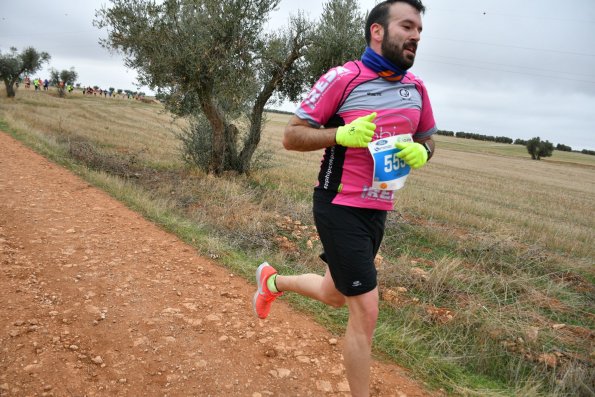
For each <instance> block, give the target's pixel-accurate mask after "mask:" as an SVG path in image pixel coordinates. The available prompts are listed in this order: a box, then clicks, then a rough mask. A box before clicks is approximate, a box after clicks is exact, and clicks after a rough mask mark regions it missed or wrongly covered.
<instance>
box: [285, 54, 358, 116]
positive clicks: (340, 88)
mask: <svg viewBox="0 0 595 397" xmlns="http://www.w3.org/2000/svg"><path fill="white" fill-rule="evenodd" d="M352 74H353V73H352V71H350V70H349V69H348V68H346V67H345V66H338V67H335V68H332V69H331V70H329V71H328V72H327V73H326V74H324V75H323V76H322V77H321V78H320V79H319V80H318V81H317V82H316V84H314V87H312V89H311V90H310V93H309V94H308V96H307V97H306V98H305V99H304V100H303V101H302V103H301V104H300V106H299V107H298V109H297V110H296V112H295V115H296V116H297V117H299V118H300V119H302V120H307V121H308V122H309V123H310V124H311V125H313V126H314V127H320V126H323V125H325V124H326V123H327V122H328V121H329V120H330V119H331V118H332V117H333V116H334V115H335V113H336V112H337V110H338V109H339V105H340V103H341V102H342V101H343V96H344V95H345V91H346V89H347V86H348V84H349V82H350V81H351V80H352V79H351V78H350V76H351V75H352Z"/></svg>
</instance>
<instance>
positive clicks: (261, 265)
mask: <svg viewBox="0 0 595 397" xmlns="http://www.w3.org/2000/svg"><path fill="white" fill-rule="evenodd" d="M267 266H271V265H269V264H268V263H267V262H263V263H261V264H260V266H258V269H256V285H257V286H258V293H259V294H261V295H262V284H261V282H260V275H261V274H262V269H264V268H265V267H267Z"/></svg>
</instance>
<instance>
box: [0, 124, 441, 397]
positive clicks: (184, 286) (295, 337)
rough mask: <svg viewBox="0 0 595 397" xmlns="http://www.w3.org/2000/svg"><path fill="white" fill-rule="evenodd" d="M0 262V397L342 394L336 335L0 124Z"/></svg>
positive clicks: (391, 369)
mask: <svg viewBox="0 0 595 397" xmlns="http://www.w3.org/2000/svg"><path fill="white" fill-rule="evenodd" d="M255 265H256V264H255ZM0 268H1V274H0V302H1V308H0V396H2V397H4V396H252V397H256V396H326V395H334V396H344V395H349V393H348V392H346V390H347V388H348V386H347V383H346V380H345V377H344V369H343V366H342V357H341V345H342V338H340V337H339V338H336V339H335V337H333V335H331V334H330V333H329V332H328V331H326V330H325V329H323V328H322V327H320V326H319V325H317V324H316V323H314V322H313V321H312V320H311V319H309V318H308V317H307V316H305V315H302V314H299V313H296V312H295V311H293V310H291V309H290V307H289V306H288V305H287V304H285V303H284V302H280V303H276V304H275V307H274V308H273V312H272V314H271V316H270V317H269V319H267V320H266V321H261V320H258V319H256V318H255V317H254V316H253V313H252V307H251V304H250V302H251V297H252V294H253V291H254V286H253V285H251V284H250V283H248V282H246V281H245V280H243V279H241V278H239V277H234V275H233V274H230V272H229V270H226V269H224V268H222V267H221V266H219V265H217V264H216V263H214V262H212V261H209V260H208V259H205V258H202V257H199V256H198V255H197V254H196V253H195V251H194V250H193V249H192V247H190V246H188V245H186V244H184V243H183V242H181V241H180V240H178V239H177V238H176V237H175V236H173V235H171V234H168V233H167V232H165V231H163V230H161V229H159V228H158V227H156V226H155V225H153V224H151V223H150V222H148V221H146V220H145V219H143V218H142V217H140V216H139V215H138V214H136V213H134V212H132V211H131V210H129V209H127V208H126V207H124V206H123V205H122V204H120V203H119V202H117V201H115V200H114V199H112V198H110V197H109V196H108V195H106V194H105V193H103V192H101V191H99V190H97V189H95V188H93V187H91V186H90V185H89V184H87V183H86V182H84V181H83V180H81V179H79V178H78V177H76V176H74V175H73V174H71V173H70V172H68V171H66V170H65V169H63V168H61V167H59V166H56V165H55V164H53V163H51V162H49V161H48V160H46V159H44V158H43V157H41V156H39V155H37V154H35V153H33V152H32V151H30V150H29V149H27V148H25V147H23V146H22V145H21V144H20V143H19V142H17V141H15V140H14V139H13V138H11V137H10V136H8V135H7V134H5V133H1V132H0ZM373 394H374V395H376V396H399V397H402V396H429V395H431V394H430V393H428V392H426V391H424V389H423V387H421V386H420V385H419V384H418V383H417V382H415V381H412V380H411V379H410V378H408V377H407V373H406V371H404V370H403V369H401V368H399V367H397V366H394V365H387V364H382V363H378V362H376V363H375V364H374V367H373Z"/></svg>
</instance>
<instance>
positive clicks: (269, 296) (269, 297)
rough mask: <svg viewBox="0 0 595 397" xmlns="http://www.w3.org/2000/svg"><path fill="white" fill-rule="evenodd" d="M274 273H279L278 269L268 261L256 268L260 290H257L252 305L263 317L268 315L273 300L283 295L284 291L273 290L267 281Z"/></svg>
mask: <svg viewBox="0 0 595 397" xmlns="http://www.w3.org/2000/svg"><path fill="white" fill-rule="evenodd" d="M273 274H277V271H276V270H275V268H274V267H272V266H271V265H269V264H268V263H267V262H264V263H262V264H261V265H260V266H258V269H256V285H258V291H256V293H255V294H254V298H253V299H252V307H253V308H254V313H256V315H257V316H258V317H259V318H262V319H265V318H267V317H268V315H269V312H270V311H271V305H272V303H273V301H274V300H275V299H277V298H278V297H280V296H281V295H283V292H271V291H270V290H269V287H268V286H267V281H268V279H269V277H271V276H272V275H273Z"/></svg>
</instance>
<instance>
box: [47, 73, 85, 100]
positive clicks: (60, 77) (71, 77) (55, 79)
mask: <svg viewBox="0 0 595 397" xmlns="http://www.w3.org/2000/svg"><path fill="white" fill-rule="evenodd" d="M77 78H78V73H77V72H75V71H74V68H70V70H66V69H64V70H62V71H61V72H58V71H57V70H56V69H52V70H50V81H51V83H52V84H53V85H55V86H56V87H58V95H59V96H60V98H63V97H64V95H65V94H66V91H65V89H66V86H68V85H73V84H74V82H75V81H76V79H77Z"/></svg>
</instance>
